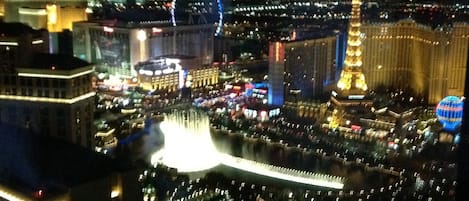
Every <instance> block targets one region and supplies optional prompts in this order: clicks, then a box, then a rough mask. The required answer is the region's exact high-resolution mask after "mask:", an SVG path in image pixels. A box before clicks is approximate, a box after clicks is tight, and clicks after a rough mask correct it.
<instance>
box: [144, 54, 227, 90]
mask: <svg viewBox="0 0 469 201" xmlns="http://www.w3.org/2000/svg"><path fill="white" fill-rule="evenodd" d="M187 60H191V59H181V58H179V57H159V58H157V59H152V60H149V61H146V62H140V63H138V64H137V65H136V66H135V69H136V70H137V79H138V83H139V85H140V86H141V87H142V88H143V89H145V90H152V91H153V90H164V91H169V92H172V91H176V90H178V89H181V88H182V87H189V88H199V87H205V86H208V85H214V84H217V83H218V75H219V73H218V68H217V67H211V66H203V67H198V66H191V65H188V63H191V62H190V61H189V62H187ZM185 61H186V62H185Z"/></svg>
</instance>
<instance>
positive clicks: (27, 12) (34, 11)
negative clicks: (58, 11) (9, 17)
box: [18, 8, 47, 15]
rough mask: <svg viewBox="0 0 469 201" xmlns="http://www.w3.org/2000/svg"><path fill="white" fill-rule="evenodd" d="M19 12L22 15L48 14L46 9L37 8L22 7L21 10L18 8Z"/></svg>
mask: <svg viewBox="0 0 469 201" xmlns="http://www.w3.org/2000/svg"><path fill="white" fill-rule="evenodd" d="M18 13H19V14H21V15H47V12H46V10H44V9H40V10H37V9H28V8H20V10H18Z"/></svg>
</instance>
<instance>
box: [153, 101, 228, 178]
mask: <svg viewBox="0 0 469 201" xmlns="http://www.w3.org/2000/svg"><path fill="white" fill-rule="evenodd" d="M160 128H161V131H162V132H163V136H164V147H163V148H162V149H161V150H160V151H158V152H156V153H155V154H153V155H152V157H151V163H152V164H156V163H163V164H164V165H166V166H168V167H172V168H176V169H177V170H178V171H179V172H199V171H204V170H208V169H211V168H213V167H215V166H217V165H219V164H220V154H219V152H218V151H217V149H216V147H215V145H214V144H213V142H212V139H211V136H210V122H209V118H208V116H207V115H206V114H204V113H203V112H201V111H198V110H195V109H188V110H184V111H180V110H175V111H173V112H171V113H169V114H165V115H164V121H163V122H161V124H160Z"/></svg>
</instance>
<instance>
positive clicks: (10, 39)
mask: <svg viewBox="0 0 469 201" xmlns="http://www.w3.org/2000/svg"><path fill="white" fill-rule="evenodd" d="M0 33H1V34H0V35H2V36H1V37H0V58H1V60H0V61H1V62H0V69H1V70H2V73H0V123H7V124H12V125H16V126H20V127H24V128H28V129H31V130H32V131H33V132H34V133H40V134H43V135H47V136H52V137H55V138H59V139H63V140H66V141H69V142H72V143H75V144H79V145H82V146H84V147H89V148H94V139H93V137H92V133H93V132H92V130H93V127H92V123H93V122H92V119H93V111H94V95H95V92H94V91H92V87H91V75H92V73H93V72H94V66H93V65H91V64H90V63H88V62H86V61H83V60H80V59H78V58H74V57H71V56H66V55H55V54H48V53H45V52H47V49H48V44H47V37H45V35H46V36H47V33H46V34H44V33H43V32H39V31H36V30H33V29H31V28H30V27H27V26H25V25H22V24H17V23H1V24H0Z"/></svg>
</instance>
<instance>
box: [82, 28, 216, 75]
mask: <svg viewBox="0 0 469 201" xmlns="http://www.w3.org/2000/svg"><path fill="white" fill-rule="evenodd" d="M213 29H214V28H213V26H212V25H209V24H205V25H178V26H172V25H171V24H169V23H168V22H167V21H165V22H150V23H144V22H140V23H130V22H77V23H74V25H73V40H74V42H73V44H74V45H73V53H74V55H75V56H76V57H79V58H82V59H85V60H87V61H89V62H92V63H96V65H97V68H99V69H105V71H107V72H108V73H110V74H114V75H116V74H119V75H122V76H124V77H133V76H136V75H137V71H135V69H134V66H135V65H136V64H137V63H138V62H145V61H147V60H149V59H150V58H156V57H159V56H165V55H188V56H193V57H195V59H194V61H196V62H195V63H196V64H197V66H203V65H208V64H211V63H212V60H213V37H214V36H213V33H214V32H213Z"/></svg>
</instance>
